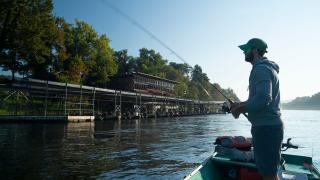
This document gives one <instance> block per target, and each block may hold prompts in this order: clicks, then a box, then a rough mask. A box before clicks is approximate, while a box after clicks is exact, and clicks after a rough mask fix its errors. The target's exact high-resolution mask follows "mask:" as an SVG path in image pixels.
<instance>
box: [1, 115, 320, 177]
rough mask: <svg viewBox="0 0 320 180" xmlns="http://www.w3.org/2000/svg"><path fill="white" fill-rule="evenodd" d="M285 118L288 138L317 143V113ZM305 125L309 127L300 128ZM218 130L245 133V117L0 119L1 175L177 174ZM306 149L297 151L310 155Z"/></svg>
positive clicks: (208, 149) (204, 153)
mask: <svg viewBox="0 0 320 180" xmlns="http://www.w3.org/2000/svg"><path fill="white" fill-rule="evenodd" d="M300 114H301V113H300ZM284 117H285V118H286V119H290V121H288V122H287V120H285V121H286V126H287V127H286V129H287V130H286V132H285V136H286V137H292V136H295V137H297V138H296V140H295V142H297V143H298V144H306V145H305V146H308V145H310V143H317V142H318V138H317V136H316V134H319V132H318V131H319V130H318V129H317V128H316V127H319V125H320V122H319V121H318V120H317V118H319V117H320V113H318V114H317V115H314V114H312V113H310V114H309V115H307V116H306V113H304V115H299V112H297V113H296V112H294V113H293V112H291V113H289V114H286V115H285V116H284ZM297 117H300V118H302V117H303V118H304V120H305V121H307V122H308V123H306V122H303V121H301V120H300V119H297ZM307 128H313V131H308V133H303V132H302V131H301V129H307ZM220 135H244V136H249V135H250V124H249V123H248V122H247V121H246V120H245V119H244V118H242V119H239V120H234V119H233V118H232V117H231V116H229V115H211V116H199V117H183V118H163V119H143V120H126V121H110V122H95V123H69V124H41V123H38V124H1V125H0V176H1V177H0V178H1V179H51V178H52V179H66V178H71V179H90V178H91V179H97V178H98V179H110V178H124V179H132V178H135V179H141V178H148V179H154V178H157V179H158V178H160V179H181V178H182V177H183V176H184V175H186V174H187V173H189V172H190V171H191V170H192V169H193V168H194V167H195V166H196V165H197V164H199V163H200V162H202V161H203V160H205V159H206V158H207V157H208V156H209V155H210V154H211V153H212V152H213V145H212V143H211V142H213V141H214V139H215V137H217V136H220ZM299 139H300V140H299ZM316 145H317V144H316ZM316 145H315V144H313V146H314V149H316V150H314V152H313V153H314V157H315V159H316V160H317V159H319V150H318V149H319V146H316ZM309 151H310V149H303V150H301V151H299V152H295V153H296V154H305V155H309V154H308V153H307V152H309ZM310 152H311V151H310Z"/></svg>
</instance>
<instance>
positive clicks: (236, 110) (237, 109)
mask: <svg viewBox="0 0 320 180" xmlns="http://www.w3.org/2000/svg"><path fill="white" fill-rule="evenodd" d="M244 107H245V103H244V102H241V103H233V104H231V113H232V115H233V117H234V118H235V119H238V118H239V116H240V114H241V113H244V112H245V109H244Z"/></svg>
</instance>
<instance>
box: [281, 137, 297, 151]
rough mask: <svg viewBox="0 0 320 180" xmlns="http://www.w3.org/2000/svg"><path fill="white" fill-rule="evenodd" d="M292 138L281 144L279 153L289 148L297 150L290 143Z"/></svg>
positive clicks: (295, 146)
mask: <svg viewBox="0 0 320 180" xmlns="http://www.w3.org/2000/svg"><path fill="white" fill-rule="evenodd" d="M291 139H292V138H288V139H287V142H286V143H282V146H281V151H286V150H288V149H289V148H293V149H298V148H299V146H297V145H294V144H292V143H291V142H290V141H291Z"/></svg>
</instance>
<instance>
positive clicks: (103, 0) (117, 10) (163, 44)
mask: <svg viewBox="0 0 320 180" xmlns="http://www.w3.org/2000/svg"><path fill="white" fill-rule="evenodd" d="M101 2H102V3H104V4H105V5H107V6H108V7H109V8H110V9H112V10H113V11H115V12H116V13H118V14H119V15H121V16H122V17H123V18H125V19H126V20H127V21H129V22H130V23H131V24H133V25H134V26H136V27H137V28H138V29H140V30H141V31H143V32H144V33H146V34H148V35H149V36H150V37H151V38H152V39H154V40H155V41H157V42H158V43H159V44H160V45H162V46H163V47H164V48H166V49H167V50H168V51H170V52H171V53H172V54H173V55H174V56H176V57H177V58H178V59H180V60H181V61H182V62H184V63H185V64H186V65H187V66H188V68H191V69H192V70H194V68H193V67H192V66H190V65H189V63H188V62H187V61H186V60H185V59H184V58H183V57H182V56H180V55H179V54H178V53H177V52H176V51H175V50H173V49H172V48H171V47H170V46H168V45H167V44H166V43H165V42H163V41H162V40H160V39H159V38H158V37H157V36H156V35H154V34H153V33H152V32H150V31H149V30H148V29H146V28H145V27H144V26H142V25H141V24H140V23H139V22H138V21H136V20H135V19H133V18H132V17H130V16H129V15H128V14H126V13H124V12H123V11H121V10H120V9H119V8H117V7H116V6H115V5H113V4H112V3H110V2H108V0H101ZM200 76H203V75H202V74H200ZM198 80H199V79H198ZM209 82H210V81H209ZM198 84H199V85H200V87H201V88H202V89H203V90H204V92H205V93H206V94H207V95H208V96H209V97H212V96H211V95H210V94H209V92H208V91H207V90H206V89H205V88H204V87H203V85H202V84H201V82H198ZM212 86H213V87H214V88H215V89H216V90H218V92H219V93H220V94H221V95H222V96H223V97H224V98H226V99H227V100H228V101H229V103H231V102H232V101H231V100H230V99H229V98H228V97H227V96H225V95H224V94H223V93H222V92H221V91H220V90H219V89H218V88H217V87H216V86H215V85H214V84H212Z"/></svg>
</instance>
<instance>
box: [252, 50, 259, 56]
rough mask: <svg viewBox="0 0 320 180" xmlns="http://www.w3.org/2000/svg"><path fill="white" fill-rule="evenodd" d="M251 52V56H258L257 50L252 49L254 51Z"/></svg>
mask: <svg viewBox="0 0 320 180" xmlns="http://www.w3.org/2000/svg"><path fill="white" fill-rule="evenodd" d="M251 51H252V54H253V55H258V54H259V52H258V49H257V48H254V49H252V50H251Z"/></svg>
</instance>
